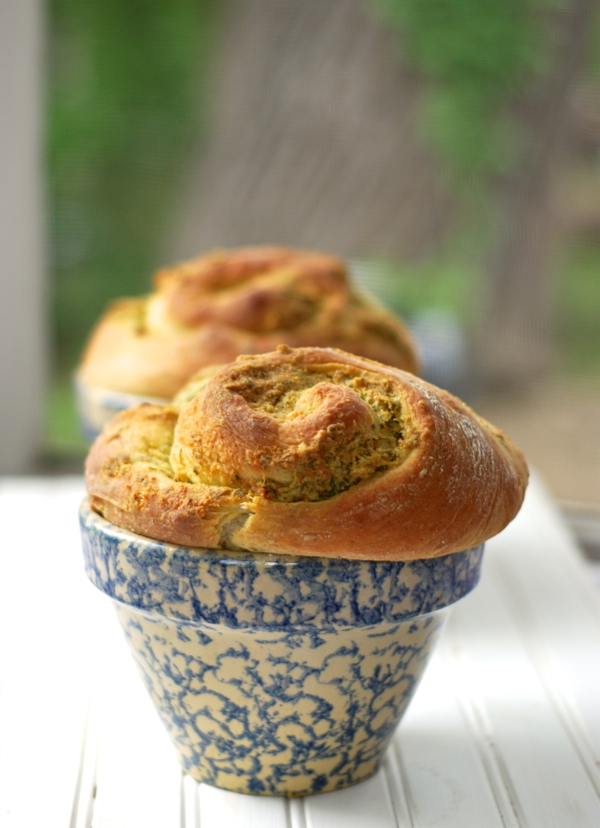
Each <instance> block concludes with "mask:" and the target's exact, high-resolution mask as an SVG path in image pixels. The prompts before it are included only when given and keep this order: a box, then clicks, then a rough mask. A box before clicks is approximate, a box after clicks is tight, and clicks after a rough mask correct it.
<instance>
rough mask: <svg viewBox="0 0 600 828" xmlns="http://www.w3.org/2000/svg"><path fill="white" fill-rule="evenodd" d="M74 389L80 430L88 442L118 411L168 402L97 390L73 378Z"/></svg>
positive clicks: (120, 392)
mask: <svg viewBox="0 0 600 828" xmlns="http://www.w3.org/2000/svg"><path fill="white" fill-rule="evenodd" d="M74 388H75V400H76V404H77V413H78V416H79V423H80V426H81V430H82V431H83V434H84V436H85V437H86V439H88V440H89V441H90V442H92V441H93V440H95V439H96V437H97V436H98V435H99V434H100V432H101V431H102V429H103V428H104V425H105V424H106V423H107V422H108V421H109V420H112V418H113V417H114V416H115V414H118V413H119V411H124V410H125V409H126V408H133V406H134V405H140V403H143V402H151V403H158V404H160V405H166V403H167V402H168V400H158V399H155V398H151V397H139V396H137V395H135V394H124V393H123V392H122V391H109V390H107V389H106V388H97V387H96V386H93V385H89V384H88V383H86V382H84V381H83V380H82V379H81V377H75V380H74Z"/></svg>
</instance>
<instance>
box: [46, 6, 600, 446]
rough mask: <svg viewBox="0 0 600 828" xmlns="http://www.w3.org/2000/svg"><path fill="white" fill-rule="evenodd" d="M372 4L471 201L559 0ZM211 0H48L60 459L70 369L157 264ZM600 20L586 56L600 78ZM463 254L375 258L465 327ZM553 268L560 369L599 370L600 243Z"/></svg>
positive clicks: (397, 290)
mask: <svg viewBox="0 0 600 828" xmlns="http://www.w3.org/2000/svg"><path fill="white" fill-rule="evenodd" d="M365 2H368V3H370V5H371V8H373V4H375V5H376V7H377V8H378V9H379V10H380V11H381V12H382V13H383V14H384V16H385V18H386V19H387V20H388V21H389V22H390V24H391V25H393V26H395V27H397V28H398V29H399V30H401V32H402V38H403V44H404V48H405V50H406V54H407V55H408V56H409V59H410V60H411V61H412V63H413V65H414V66H415V67H416V68H417V69H419V70H420V71H421V72H423V73H424V74H425V75H426V77H427V78H428V79H429V84H430V86H429V94H428V96H427V97H426V98H425V103H424V107H425V108H424V111H423V128H424V129H425V130H427V134H428V135H429V136H430V138H431V139H432V140H433V142H434V145H435V146H436V147H437V149H438V151H439V152H440V155H441V156H442V157H443V158H444V159H445V161H446V162H447V164H446V169H447V172H448V174H449V175H450V176H452V178H453V179H454V180H453V183H452V186H456V182H458V181H461V182H462V183H466V184H467V186H470V187H471V191H472V200H471V209H473V206H474V201H473V199H477V198H481V192H482V188H481V186H480V184H481V178H482V176H483V177H486V176H488V175H493V174H495V173H498V172H502V170H504V169H506V167H507V165H510V164H511V163H513V162H514V161H515V160H516V147H518V146H519V141H518V140H517V138H518V136H517V135H516V132H515V130H516V127H515V126H514V125H512V124H511V122H510V121H507V119H506V118H505V117H504V114H505V113H503V104H504V101H505V99H506V96H507V95H508V93H513V92H515V91H527V90H526V88H525V84H527V83H529V82H531V81H532V80H534V79H535V77H536V75H537V73H539V72H541V71H543V69H544V67H545V63H546V59H547V46H548V44H547V42H546V40H545V38H544V36H543V28H542V27H540V26H539V25H536V24H537V20H538V17H539V15H540V14H541V13H542V12H544V10H549V9H552V7H553V4H555V3H557V2H558V0H365ZM217 7H218V3H217V0H169V2H165V1H164V0H125V2H124V0H85V2H83V3H82V2H79V0H50V3H49V26H50V42H49V49H50V67H51V73H50V78H49V83H48V118H47V123H48V135H47V148H48V171H49V183H48V201H49V205H48V206H49V211H48V212H49V215H50V217H51V226H50V228H49V237H50V242H51V255H52V259H51V267H52V275H53V285H54V288H53V322H54V342H55V343H56V353H55V355H54V358H55V381H54V383H53V385H52V387H51V393H50V401H49V406H48V442H49V450H50V452H51V453H52V452H54V453H55V454H56V455H57V456H68V455H69V454H71V455H73V456H77V457H80V456H81V455H82V454H83V451H84V449H85V446H84V443H83V441H82V439H81V438H80V436H79V434H78V430H77V425H76V418H75V413H74V410H73V402H72V393H71V386H70V374H71V372H72V370H73V368H74V366H75V364H76V361H77V359H78V357H79V354H80V352H81V348H82V346H83V344H84V341H85V339H86V337H87V335H88V334H89V331H90V329H91V327H92V325H93V324H94V322H95V321H96V319H97V318H98V316H99V314H100V313H101V312H102V310H103V308H104V307H105V306H106V305H107V304H108V303H109V302H110V301H111V300H112V299H113V298H114V297H118V296H123V295H135V294H140V293H144V292H147V291H148V289H149V288H150V274H151V273H152V271H153V270H154V269H155V267H156V266H159V265H161V264H163V262H161V261H160V255H161V252H162V249H161V247H162V244H163V243H164V238H165V230H166V229H168V223H169V216H170V215H171V212H172V210H171V208H172V205H173V200H174V197H175V194H176V193H177V191H178V188H179V185H180V184H181V180H182V176H183V175H185V171H186V166H187V163H186V162H187V160H188V158H189V153H190V152H191V150H192V147H194V148H195V146H197V142H198V139H199V137H200V136H201V135H202V128H203V118H204V116H205V113H206V110H207V107H206V88H205V81H204V79H205V78H206V75H207V72H206V71H205V70H206V67H207V66H208V63H209V61H210V57H211V44H212V42H213V40H214V28H215V25H216V9H217ZM598 24H599V25H598V31H597V36H595V37H594V38H593V44H594V47H595V48H594V50H593V53H592V56H591V71H592V73H593V72H594V71H595V72H596V77H598V74H600V19H599V20H598ZM483 135H485V136H486V140H482V136H483ZM473 193H475V195H474V196H473ZM478 193H479V195H478ZM475 207H476V208H477V206H476V205H475ZM463 241H464V240H463ZM473 247H476V242H475V240H473ZM457 261H460V262H461V264H460V265H457V264H456V262H457ZM462 262H464V257H460V256H458V257H453V256H452V255H446V257H445V258H444V259H443V260H436V261H431V262H427V263H422V264H419V265H400V264H398V263H394V264H389V263H377V264H376V265H375V269H377V271H378V273H379V277H378V278H379V279H380V284H381V289H382V294H383V297H384V298H385V299H386V300H387V301H388V302H389V304H390V305H392V306H394V307H396V308H397V309H398V310H400V311H402V312H403V313H405V314H408V315H410V314H411V313H414V312H417V311H418V310H419V309H421V308H424V307H443V308H447V309H449V310H451V311H452V312H453V313H455V314H456V316H457V318H459V319H460V320H462V321H463V322H465V323H467V324H468V322H469V321H470V320H469V314H470V313H472V312H473V308H474V303H473V302H472V301H471V300H472V297H473V291H475V290H476V286H477V279H478V276H477V273H476V272H474V271H473V272H471V271H470V270H469V269H468V268H465V267H464V266H463V264H462ZM557 268H558V272H557V308H558V309H559V314H558V322H557V324H558V334H559V337H560V342H561V348H560V349H559V352H560V354H561V357H560V360H561V367H564V368H565V369H568V370H573V367H574V366H575V368H576V370H578V371H596V372H597V371H600V364H599V362H598V359H597V355H595V354H591V352H590V348H589V342H590V341H594V337H595V338H596V339H595V341H600V321H599V319H600V316H599V315H598V314H597V313H596V312H595V311H596V309H597V308H598V307H600V279H598V272H599V270H600V244H599V243H598V240H596V242H595V243H593V244H584V245H581V244H577V243H574V244H573V245H572V246H571V249H570V250H569V251H568V254H565V256H564V257H563V258H562V259H561V260H560V261H558V262H557Z"/></svg>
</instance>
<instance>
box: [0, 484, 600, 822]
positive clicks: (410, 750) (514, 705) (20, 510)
mask: <svg viewBox="0 0 600 828" xmlns="http://www.w3.org/2000/svg"><path fill="white" fill-rule="evenodd" d="M81 496H82V484H81V481H80V480H79V479H77V478H68V479H60V478H58V479H57V478H46V479H44V478H36V479H31V478H29V479H28V478H24V479H4V480H2V481H0V526H1V527H2V546H1V551H0V646H1V650H0V688H1V695H0V826H1V827H2V828H4V826H11V828H54V826H56V828H59V827H60V828H88V826H92V827H93V828H138V826H139V828H171V826H176V828H200V826H201V828H233V826H235V828H255V827H256V828H396V826H401V827H402V828H433V826H440V828H496V827H497V828H514V827H515V826H527V828H598V826H600V597H599V594H598V592H597V591H596V590H595V589H594V587H593V585H592V582H591V577H590V575H589V573H588V571H587V569H586V567H585V564H584V562H583V560H582V558H581V557H580V555H579V553H578V552H577V550H576V548H575V546H574V544H573V541H572V539H571V537H570V536H569V534H568V532H567V530H566V529H565V527H564V525H563V523H562V522H561V520H560V517H559V516H558V513H557V511H556V510H555V509H554V507H553V505H552V503H551V501H550V499H549V498H548V496H547V495H546V493H545V492H544V490H543V487H542V486H541V484H540V483H539V482H538V481H535V480H534V481H533V483H532V485H531V488H530V490H529V493H528V496H527V500H526V504H525V507H524V509H523V510H522V512H521V514H520V515H519V517H518V518H517V520H516V521H515V522H514V523H513V524H512V525H511V526H510V527H509V528H508V529H507V530H505V532H503V533H502V535H500V536H499V537H497V538H495V539H493V540H492V541H490V542H489V544H488V549H487V552H486V561H485V565H484V576H483V580H482V582H481V584H480V585H479V586H478V587H477V589H476V590H475V591H474V592H473V593H472V594H471V595H469V596H468V597H467V598H465V599H464V600H463V601H462V602H460V603H459V604H457V605H456V606H455V607H454V609H453V611H452V614H451V618H450V621H449V623H448V626H447V627H446V629H445V632H444V636H443V642H442V646H441V648H440V650H439V653H438V655H437V656H436V658H435V660H434V661H433V663H432V664H431V665H430V667H429V669H428V672H427V674H426V677H425V679H424V681H423V683H422V685H421V687H420V688H419V692H418V694H417V696H416V698H415V700H414V701H413V703H412V705H411V707H410V708H409V711H408V713H407V714H406V716H405V718H404V720H403V722H402V723H401V725H400V728H399V729H398V732H397V734H396V737H395V739H394V743H393V746H392V748H391V749H390V750H389V752H388V755H387V758H386V760H385V763H384V766H383V768H382V769H381V770H380V772H379V773H378V774H377V775H376V776H375V777H373V778H372V779H370V780H368V781H367V782H363V783H361V784H359V785H356V786H355V787H353V788H348V789H347V790H345V791H340V792H336V793H330V794H321V795H316V796H312V797H307V798H305V799H301V800H291V801H286V800H284V799H279V798H263V797H249V796H243V795H240V794H233V793H227V792H224V791H219V790H217V789H215V788H210V787H209V786H206V785H198V784H197V783H195V782H193V781H192V780H191V779H189V778H188V777H182V775H181V773H180V771H179V768H178V766H177V763H176V761H175V758H174V754H173V752H172V749H171V745H170V742H169V740H168V737H167V736H166V734H165V733H164V732H163V729H162V725H161V724H160V722H159V720H158V718H157V716H156V714H155V713H154V710H153V708H152V707H151V704H150V702H149V700H148V699H147V698H146V695H145V690H144V688H143V686H142V684H141V681H140V680H139V679H138V677H137V674H136V673H135V668H134V666H133V661H132V660H131V658H130V656H129V653H128V652H127V651H126V648H125V643H124V640H123V639H122V637H121V632H120V630H119V629H118V627H117V625H116V621H115V619H114V618H113V612H112V608H111V606H110V602H109V601H108V600H107V599H106V598H105V596H103V595H101V594H100V593H98V592H96V591H95V590H94V588H93V587H92V586H91V585H89V584H88V583H87V581H86V579H85V577H84V575H83V572H82V560H81V553H80V546H79V532H78V525H77V507H78V504H79V501H80V498H81Z"/></svg>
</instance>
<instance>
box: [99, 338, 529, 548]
mask: <svg viewBox="0 0 600 828" xmlns="http://www.w3.org/2000/svg"><path fill="white" fill-rule="evenodd" d="M527 474H528V473H527V466H526V464H525V461H524V459H523V455H522V454H521V452H520V451H519V450H518V449H517V448H516V447H515V446H514V445H513V444H512V443H511V442H510V440H508V438H506V437H505V435H504V434H503V433H502V432H501V431H499V430H498V429H496V428H494V427H493V426H491V425H490V424H489V423H487V422H486V421H485V420H483V419H481V418H480V417H478V416H477V415H476V414H474V412H472V411H471V410H470V409H469V408H468V407H467V406H465V405H464V404H463V403H461V402H460V401H459V400H457V399H456V398H455V397H453V396H452V395H450V394H448V393H447V392H445V391H441V390H440V389H437V388H435V387H434V386H432V385H430V384H428V383H426V382H424V381H422V380H419V379H417V378H416V377H414V376H412V375H411V374H409V373H407V372H403V371H400V370H397V369H394V368H391V367H388V366H384V365H381V364H378V363H374V362H371V361H369V360H365V359H361V358H359V357H355V356H352V355H350V354H346V353H343V352H340V351H336V350H333V349H322V348H305V349H298V350H292V349H289V348H287V347H285V346H284V347H281V348H279V349H278V350H277V351H275V352H273V353H270V354H265V355H263V356H254V357H252V356H250V357H240V358H238V359H237V360H236V362H235V363H233V364H231V365H227V366H225V367H224V368H222V369H221V370H219V371H218V372H217V373H216V374H215V375H214V376H213V377H211V378H210V379H208V380H207V382H206V385H205V387H204V388H203V390H202V391H201V392H200V393H199V394H198V395H197V396H196V397H195V398H194V399H193V400H192V401H191V402H190V403H188V404H187V405H185V406H184V407H183V409H182V410H181V412H180V413H178V412H177V411H176V409H174V408H171V407H157V406H150V405H146V406H141V407H138V408H137V409H132V410H130V411H128V412H125V413H123V414H121V415H119V416H118V417H117V418H116V419H115V420H114V421H113V422H112V423H111V424H110V425H109V426H108V428H107V429H106V430H105V432H104V433H103V435H101V437H100V438H99V439H98V440H97V441H96V443H95V444H94V446H93V447H92V450H91V452H90V455H89V458H88V462H87V466H86V482H87V487H88V492H89V495H90V498H91V502H92V506H93V508H95V509H96V510H97V511H99V512H100V513H102V514H103V515H105V517H107V518H108V519H109V520H111V521H112V522H114V523H116V524H118V525H121V526H123V527H125V528H127V529H131V530H133V531H135V532H138V533H139V534H144V535H149V536H151V537H155V538H157V539H159V540H164V541H169V542H172V543H177V544H185V545H191V546H199V547H203V546H209V547H213V548H215V547H216V548H231V549H247V550H252V551H256V550H258V551H263V552H273V553H281V554H297V555H317V556H333V557H345V558H364V559H368V560H377V559H389V560H401V559H410V558H428V557H435V556H437V555H443V554H447V553H451V552H456V551H459V550H461V549H465V548H469V547H472V546H476V545H477V544H479V543H481V542H483V541H484V540H486V539H487V538H489V537H491V536H492V535H495V534H496V533H497V532H499V531H500V530H501V529H503V528H504V526H506V524H507V523H509V522H510V521H511V520H512V518H513V517H514V516H515V515H516V513H517V512H518V510H519V508H520V506H521V503H522V500H523V496H524V493H525V488H526V485H527Z"/></svg>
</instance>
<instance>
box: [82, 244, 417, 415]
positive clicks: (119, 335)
mask: <svg viewBox="0 0 600 828" xmlns="http://www.w3.org/2000/svg"><path fill="white" fill-rule="evenodd" d="M281 343H285V344H288V345H291V346H294V347H299V346H331V347H336V348H342V349H345V350H348V351H352V352H353V353H358V354H360V355H361V356H365V357H367V358H369V359H375V360H377V361H379V362H384V363H387V364H390V365H393V366H395V367H398V368H402V369H405V370H408V371H412V372H415V371H416V370H417V360H416V357H415V353H414V348H413V345H412V341H411V337H410V335H409V333H408V331H407V329H406V327H405V326H404V325H403V323H402V322H401V321H400V320H399V319H398V318H397V317H396V316H394V315H393V314H392V313H390V312H388V311H386V310H384V309H383V308H381V307H379V306H378V305H376V304H375V303H373V302H372V301H370V300H368V299H366V298H365V297H363V296H361V295H358V294H357V293H356V291H354V290H353V289H352V288H351V286H350V283H349V280H348V275H347V272H346V268H345V266H344V264H343V262H342V261H341V260H340V259H338V258H336V257H334V256H327V255H324V254H321V253H313V252H309V251H299V250H291V249H287V248H282V247H249V248H240V249H237V250H231V251H227V250H216V251H213V252H211V253H209V254H207V255H204V256H200V257H199V258H197V259H193V260H192V261H188V262H184V263H182V264H179V265H176V266H174V267H170V268H167V269H164V270H161V271H159V272H158V273H157V274H156V277H155V291H154V293H152V294H150V295H149V296H145V297H142V298H137V299H122V300H120V301H118V302H116V303H114V304H113V305H112V306H111V307H110V308H109V309H108V311H107V312H106V314H105V315H104V316H103V317H102V318H101V320H100V321H99V323H98V325H97V326H96V328H95V330H94V331H93V332H92V335H91V337H90V340H89V342H88V345H87V347H86V349H85V351H84V354H83V357H82V361H81V365H80V370H79V378H80V380H81V381H82V382H83V383H84V384H87V385H91V386H96V387H98V388H105V389H109V390H112V391H121V392H125V393H129V394H135V395H138V396H142V397H155V398H161V399H165V400H170V399H171V398H172V397H173V395H174V394H175V393H177V391H178V390H179V389H180V388H181V387H182V386H183V385H184V384H185V383H186V382H187V380H188V379H189V378H190V377H191V376H192V375H193V374H194V373H195V372H196V371H197V370H199V369H200V368H202V367H204V366H206V365H213V364H217V363H227V362H230V361H231V360H233V359H235V357H236V356H238V355H239V354H257V353H264V352H267V351H271V350H273V349H274V348H276V347H277V345H279V344H281Z"/></svg>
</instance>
